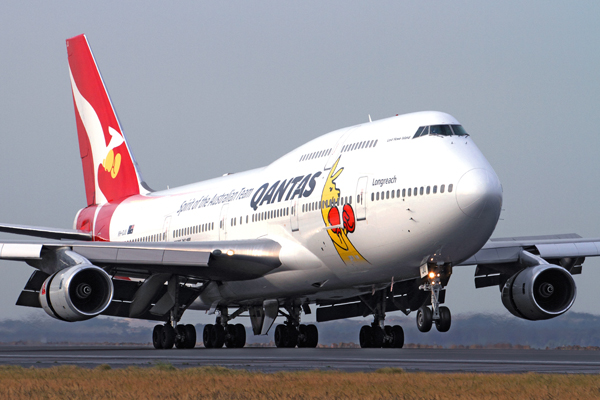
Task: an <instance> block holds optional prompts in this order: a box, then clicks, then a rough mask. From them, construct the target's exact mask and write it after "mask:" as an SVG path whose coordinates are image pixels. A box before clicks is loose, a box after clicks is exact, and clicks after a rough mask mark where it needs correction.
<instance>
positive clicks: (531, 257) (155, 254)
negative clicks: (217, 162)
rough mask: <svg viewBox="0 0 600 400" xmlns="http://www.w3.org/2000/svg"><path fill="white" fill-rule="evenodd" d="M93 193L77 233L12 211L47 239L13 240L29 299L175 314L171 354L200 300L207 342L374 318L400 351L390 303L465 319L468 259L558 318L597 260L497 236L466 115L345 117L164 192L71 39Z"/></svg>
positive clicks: (154, 315)
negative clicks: (152, 181)
mask: <svg viewBox="0 0 600 400" xmlns="http://www.w3.org/2000/svg"><path fill="white" fill-rule="evenodd" d="M66 44H67V52H68V62H69V72H70V81H71V88H72V94H73V103H74V110H75V120H76V127H77V136H78V140H79V150H80V157H81V162H82V167H83V177H84V183H85V194H86V201H87V206H86V207H84V208H82V209H81V210H79V211H78V212H77V214H76V216H75V220H74V226H73V229H55V228H44V227H32V226H23V225H12V224H0V231H2V232H8V233H12V234H18V235H27V236H33V237H36V238H37V239H36V240H35V241H34V240H30V241H22V240H21V241H7V242H3V243H0V259H6V260H17V261H24V262H26V263H27V264H28V265H29V266H31V267H33V268H34V272H33V273H32V275H31V277H30V278H29V280H28V282H27V283H26V285H25V287H24V289H23V291H22V292H21V294H20V296H19V298H18V300H17V305H21V306H28V307H38V308H39V307H41V308H42V309H43V310H44V311H45V312H46V313H47V314H48V315H50V316H51V317H54V318H57V319H59V320H62V321H68V322H76V321H83V320H87V319H90V318H94V317H96V316H99V315H108V316H116V317H124V318H138V319H146V320H153V321H160V323H158V324H157V325H156V326H155V327H154V329H153V332H152V342H153V345H154V347H155V348H156V349H169V348H172V347H173V346H175V347H177V348H193V347H194V346H195V344H196V341H197V340H196V339H197V332H196V330H195V328H194V326H193V325H190V324H180V323H179V321H180V320H181V317H182V315H183V313H184V312H185V311H187V310H204V311H206V312H208V314H210V315H214V316H215V323H214V324H207V325H206V326H205V327H204V330H203V332H202V342H203V344H204V346H205V347H206V348H221V347H223V346H226V347H233V348H237V347H243V346H244V345H245V343H246V330H245V327H244V326H243V325H242V324H239V323H237V324H235V323H232V321H233V320H234V319H235V318H237V317H239V316H242V315H244V316H246V315H248V316H249V317H250V322H251V325H252V332H253V333H254V334H255V335H266V334H268V333H269V332H270V330H271V328H272V326H273V325H274V322H275V320H276V319H277V318H278V317H283V318H284V320H285V321H284V323H281V324H278V325H277V326H276V327H275V332H274V341H275V344H276V346H277V347H300V348H302V347H309V348H310V347H316V346H317V344H318V340H319V339H318V338H319V334H318V329H317V327H316V326H315V325H314V324H303V323H302V321H301V316H302V315H303V314H304V315H306V314H310V313H311V312H312V310H313V309H314V310H316V321H318V322H323V321H332V320H337V319H344V318H352V317H367V316H370V315H372V316H373V322H372V323H371V324H370V325H364V326H363V327H362V328H361V329H360V332H359V342H360V346H361V347H363V348H381V347H385V348H402V347H403V345H404V331H403V329H402V327H401V326H399V325H393V326H390V325H386V324H385V319H386V315H387V314H388V313H391V312H395V311H400V312H403V313H404V314H406V315H409V314H410V313H411V312H416V323H417V327H418V329H419V330H420V331H422V332H427V331H429V330H430V329H431V328H432V326H433V325H435V327H436V329H437V330H438V331H440V332H446V331H448V330H449V329H450V326H451V313H450V310H449V309H448V307H446V306H443V305H442V304H444V301H445V293H446V286H447V284H448V282H449V279H450V278H451V275H452V271H453V269H454V268H460V267H461V266H463V265H476V266H477V268H476V271H475V285H476V287H477V288H481V287H488V286H498V287H499V289H500V293H501V301H502V303H503V305H504V306H505V307H506V308H507V309H508V310H509V311H510V312H511V313H512V314H514V315H515V316H517V317H519V318H524V319H528V320H543V319H549V318H554V317H557V316H559V315H561V314H563V313H565V312H566V311H567V310H569V309H570V308H571V306H572V305H573V303H574V301H575V297H576V286H575V282H574V280H573V278H572V275H573V274H578V273H581V270H582V263H583V261H584V259H585V257H591V256H598V255H600V252H599V249H600V239H584V238H581V237H579V236H578V235H576V234H568V235H551V236H537V237H535V236H534V237H518V238H506V239H491V240H490V237H491V235H492V233H493V232H494V229H495V227H496V224H497V222H498V220H499V217H500V212H501V208H502V193H503V189H502V186H501V183H500V180H499V179H498V176H497V175H496V173H495V171H494V169H493V168H492V166H491V165H490V164H489V162H488V161H487V160H486V158H485V157H484V155H483V154H482V153H481V151H480V150H479V149H478V148H477V146H476V145H475V143H474V141H473V139H472V138H471V136H470V135H469V134H467V131H466V130H465V129H464V127H463V126H462V125H461V124H460V123H459V122H458V121H457V120H456V119H455V118H454V117H452V116H451V115H448V114H446V113H442V112H434V111H425V112H416V113H411V114H405V115H396V116H392V117H390V118H386V119H382V120H376V121H371V118H370V117H369V122H366V123H363V124H359V125H356V126H351V127H347V128H342V129H339V130H336V131H333V132H330V133H327V134H325V135H323V136H320V137H318V138H316V139H314V140H311V141H309V142H308V143H306V144H304V145H302V146H300V147H298V148H296V149H294V150H292V151H290V152H289V153H287V154H285V155H283V156H281V157H280V158H279V159H277V160H276V161H274V162H272V163H271V164H269V165H267V166H265V167H262V168H257V169H253V170H250V171H245V172H240V173H234V174H225V175H223V176H221V177H217V178H214V179H210V180H207V181H203V182H199V183H195V184H190V185H186V186H182V187H178V188H171V189H167V190H160V191H154V190H152V189H150V187H149V186H148V185H147V184H146V183H145V181H144V180H143V179H142V175H141V174H140V169H139V167H138V164H137V163H136V161H135V158H134V157H133V154H132V152H131V149H130V147H129V144H128V142H127V140H126V138H125V135H124V133H123V130H122V128H121V124H120V123H119V120H118V118H117V114H116V112H115V110H114V108H113V104H112V102H111V99H110V97H109V95H108V92H107V90H106V86H105V84H104V81H103V79H102V77H101V75H100V72H99V69H98V67H97V64H96V61H95V58H94V56H93V54H92V51H91V48H90V46H89V43H88V40H87V38H86V36H85V35H79V36H75V37H73V38H70V39H68V40H67V41H66Z"/></svg>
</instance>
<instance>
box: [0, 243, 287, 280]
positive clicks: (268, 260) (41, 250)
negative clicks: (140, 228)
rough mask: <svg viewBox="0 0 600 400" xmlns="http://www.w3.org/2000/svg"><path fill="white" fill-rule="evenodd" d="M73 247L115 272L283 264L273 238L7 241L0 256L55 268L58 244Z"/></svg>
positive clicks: (248, 269)
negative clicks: (186, 240) (133, 241)
mask: <svg viewBox="0 0 600 400" xmlns="http://www.w3.org/2000/svg"><path fill="white" fill-rule="evenodd" d="M65 249H68V250H70V251H73V252H75V253H77V254H79V255H80V256H82V257H85V258H86V259H87V260H89V262H90V263H91V264H93V265H96V266H99V267H102V268H104V269H105V270H107V271H108V272H109V273H111V274H112V275H119V276H127V277H145V276H149V275H152V274H161V273H168V274H176V275H181V276H185V277H188V278H193V279H196V280H201V281H205V280H219V281H239V280H247V279H255V278H258V277H261V276H264V275H265V274H267V273H268V272H270V271H272V270H274V269H275V268H277V267H279V266H280V265H281V261H280V260H279V251H280V250H281V245H280V244H279V243H277V242H275V241H273V240H269V239H255V240H232V241H211V242H175V243H173V242H157V243H119V242H82V241H65V240H63V241H48V242H41V243H39V242H5V243H0V259H7V260H14V261H26V262H27V263H28V264H29V265H31V266H33V267H35V268H37V269H39V270H41V271H43V272H45V273H47V274H52V273H55V272H57V271H58V270H60V269H61V266H60V265H58V261H57V260H56V255H55V253H56V252H57V251H58V250H63V251H64V250H65Z"/></svg>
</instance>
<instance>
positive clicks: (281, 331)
mask: <svg viewBox="0 0 600 400" xmlns="http://www.w3.org/2000/svg"><path fill="white" fill-rule="evenodd" d="M286 336H287V329H286V326H285V325H277V327H276V328H275V346H277V347H285V345H286V343H287V337H286Z"/></svg>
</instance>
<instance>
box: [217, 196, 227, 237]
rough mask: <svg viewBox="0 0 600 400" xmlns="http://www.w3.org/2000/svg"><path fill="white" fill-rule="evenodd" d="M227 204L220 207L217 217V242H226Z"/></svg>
mask: <svg viewBox="0 0 600 400" xmlns="http://www.w3.org/2000/svg"><path fill="white" fill-rule="evenodd" d="M228 209H229V203H227V204H223V206H222V207H221V215H220V216H219V240H227V210H228Z"/></svg>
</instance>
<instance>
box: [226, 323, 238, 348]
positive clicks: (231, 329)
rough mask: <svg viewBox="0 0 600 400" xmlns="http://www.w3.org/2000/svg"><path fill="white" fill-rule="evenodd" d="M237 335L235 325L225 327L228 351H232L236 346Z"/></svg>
mask: <svg viewBox="0 0 600 400" xmlns="http://www.w3.org/2000/svg"><path fill="white" fill-rule="evenodd" d="M235 333H236V332H235V326H234V325H227V326H226V327H225V347H227V348H228V349H232V348H234V347H235V345H236V341H235Z"/></svg>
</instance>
